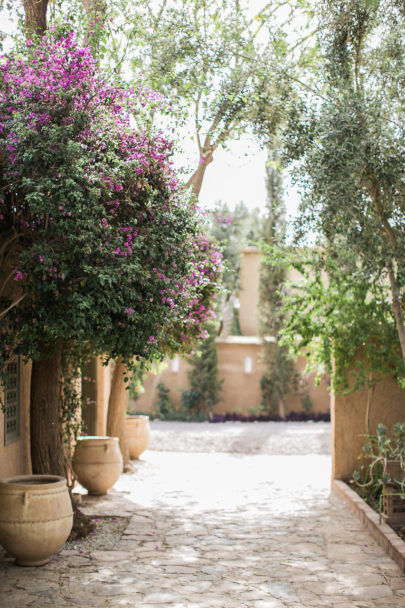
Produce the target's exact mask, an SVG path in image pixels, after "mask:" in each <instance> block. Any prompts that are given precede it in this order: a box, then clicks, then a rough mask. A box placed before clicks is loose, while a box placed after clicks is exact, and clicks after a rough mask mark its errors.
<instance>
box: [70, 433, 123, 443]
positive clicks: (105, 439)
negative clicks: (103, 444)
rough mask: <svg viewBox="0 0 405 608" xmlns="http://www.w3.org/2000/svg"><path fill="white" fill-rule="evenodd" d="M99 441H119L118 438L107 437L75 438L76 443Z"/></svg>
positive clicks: (84, 436) (85, 436) (88, 436)
mask: <svg viewBox="0 0 405 608" xmlns="http://www.w3.org/2000/svg"><path fill="white" fill-rule="evenodd" d="M96 439H99V440H100V441H109V440H110V441H113V442H115V441H119V437H110V436H108V435H81V436H80V437H78V438H77V441H78V442H79V441H89V440H90V441H93V440H96Z"/></svg>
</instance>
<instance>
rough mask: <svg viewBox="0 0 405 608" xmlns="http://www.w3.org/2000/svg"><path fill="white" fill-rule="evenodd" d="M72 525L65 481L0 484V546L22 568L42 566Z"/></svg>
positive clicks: (36, 478) (21, 479)
mask: <svg viewBox="0 0 405 608" xmlns="http://www.w3.org/2000/svg"><path fill="white" fill-rule="evenodd" d="M72 525H73V512H72V503H71V500H70V496H69V491H68V488H67V483H66V479H64V478H63V477H59V476H58V475H18V476H17V477H6V478H4V479H1V480H0V544H1V545H3V547H4V548H5V549H6V550H7V551H8V552H9V553H10V555H12V556H13V557H15V558H16V560H17V563H18V564H20V565H21V566H42V565H43V564H46V563H47V562H48V561H49V557H50V556H51V555H52V554H53V553H55V552H56V551H58V550H59V549H60V548H61V547H62V546H63V544H64V543H65V542H66V540H67V538H68V536H69V534H70V531H71V529H72Z"/></svg>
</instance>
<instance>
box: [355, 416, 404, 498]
mask: <svg viewBox="0 0 405 608" xmlns="http://www.w3.org/2000/svg"><path fill="white" fill-rule="evenodd" d="M360 458H361V459H362V460H365V461H368V464H363V465H361V467H360V470H358V471H354V473H353V479H352V483H353V484H355V485H356V486H357V487H358V488H361V491H362V495H363V497H364V498H365V499H366V500H367V501H368V502H372V503H373V502H374V503H375V502H376V501H377V500H379V498H380V496H381V494H382V492H383V489H384V486H386V485H387V484H389V485H390V486H392V487H393V488H394V489H395V491H396V492H397V493H398V494H399V495H402V496H403V497H404V498H405V482H403V481H402V480H400V479H395V478H394V479H392V478H391V477H390V476H389V475H388V474H387V472H386V468H385V462H386V461H387V460H395V461H398V462H399V464H400V467H401V468H402V469H403V470H405V423H404V422H403V423H401V422H397V423H396V424H394V426H393V428H392V432H391V435H390V436H389V435H387V428H386V427H385V426H384V425H383V424H379V425H378V426H377V433H376V435H367V442H366V443H365V444H364V446H363V449H362V453H361V456H360Z"/></svg>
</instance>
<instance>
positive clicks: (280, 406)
mask: <svg viewBox="0 0 405 608" xmlns="http://www.w3.org/2000/svg"><path fill="white" fill-rule="evenodd" d="M278 415H279V416H280V418H281V420H285V405H284V401H283V400H282V399H281V397H280V398H279V400H278Z"/></svg>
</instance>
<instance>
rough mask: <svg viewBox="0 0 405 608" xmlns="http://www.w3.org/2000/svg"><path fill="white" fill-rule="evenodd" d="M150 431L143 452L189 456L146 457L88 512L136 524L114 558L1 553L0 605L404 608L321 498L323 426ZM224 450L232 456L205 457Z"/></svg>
mask: <svg viewBox="0 0 405 608" xmlns="http://www.w3.org/2000/svg"><path fill="white" fill-rule="evenodd" d="M176 424H178V423H175V425H176ZM295 426H296V425H295ZM221 427H222V428H221ZM240 427H241V428H240ZM153 428H154V440H153V443H152V446H153V445H155V447H159V448H165V450H167V448H168V445H167V442H169V441H174V442H175V443H174V444H173V446H172V449H175V450H176V449H179V448H182V449H184V446H185V445H188V453H184V452H181V451H158V450H154V451H151V450H150V451H148V452H146V453H145V454H144V456H143V459H142V460H141V461H139V462H137V463H136V472H135V473H134V474H132V475H124V476H122V477H121V479H120V481H119V482H118V484H117V485H116V486H115V489H114V491H112V492H111V494H110V495H109V496H108V497H106V498H104V499H100V498H98V499H95V498H88V499H86V500H85V502H84V508H85V509H86V510H87V511H88V512H90V513H93V514H98V515H109V514H110V515H121V516H125V515H131V519H130V523H129V525H128V527H127V528H126V530H125V533H124V534H123V536H122V538H121V540H120V541H119V542H118V543H117V545H116V547H115V549H114V550H112V551H105V550H104V551H103V550H100V549H98V550H91V549H90V550H86V551H84V552H83V553H80V550H83V549H79V546H77V547H75V548H73V549H70V548H69V549H64V550H63V551H61V552H60V554H59V555H58V556H56V557H54V558H53V559H52V560H51V562H50V564H49V565H47V566H44V567H42V568H35V569H34V568H27V569H23V568H19V567H17V566H14V565H13V564H12V562H11V561H9V560H7V559H6V558H5V557H4V555H3V556H2V557H1V558H0V567H1V575H0V576H1V579H0V591H1V595H0V597H1V602H0V605H1V606H2V607H3V606H4V608H6V607H9V606H10V607H13V608H14V607H15V608H17V607H18V608H20V607H21V608H23V607H26V606H38V607H39V606H40V607H45V606H53V607H54V608H60V607H73V606H82V607H83V608H84V607H87V606H89V607H92V606H94V607H97V608H98V607H103V608H118V607H121V606H131V607H136V608H143V607H145V608H148V607H160V608H163V607H168V608H214V607H215V608H241V607H246V608H304V607H305V608H312V607H314V608H316V607H323V606H325V607H327V606H333V607H334V608H405V578H404V577H402V576H401V575H400V572H399V569H398V567H397V566H396V564H395V563H394V562H393V561H392V560H391V559H390V558H389V557H387V556H386V554H385V553H384V552H383V551H382V549H381V548H380V547H379V546H378V545H376V543H375V542H374V540H373V539H372V538H371V536H370V535H369V534H368V533H367V531H365V530H364V529H363V528H362V526H361V525H360V523H359V522H358V520H357V519H356V518H355V516H353V514H352V512H351V511H348V510H347V509H346V507H345V503H344V502H343V501H341V500H340V499H339V498H338V497H332V498H330V496H329V477H330V458H329V456H328V455H327V454H325V453H323V452H325V449H324V447H325V445H327V439H328V433H329V425H326V424H324V425H319V426H318V425H312V426H311V425H305V424H304V425H298V428H297V429H296V430H295V428H294V425H293V426H290V425H289V424H287V425H280V424H276V425H275V426H274V423H260V425H258V424H253V425H248V424H245V425H237V424H234V423H226V424H225V425H208V427H206V426H204V425H202V426H201V427H200V428H201V430H202V431H204V433H206V441H205V443H204V442H203V441H202V438H201V434H198V433H197V436H195V437H194V438H193V434H195V433H196V431H195V428H194V426H193V425H191V426H187V425H186V426H184V425H181V424H180V425H178V426H177V435H174V433H175V431H176V426H174V427H173V426H170V425H168V426H167V433H166V435H165V425H164V424H163V423H157V424H156V423H155V424H154V425H153ZM211 429H214V430H213V431H212V432H211ZM173 435H174V436H173ZM272 435H273V437H271V436H272ZM321 436H322V438H321ZM248 438H250V439H249V441H250V444H249V446H250V447H247V448H246V449H247V450H250V452H251V453H248V454H242V453H240V452H239V447H240V446H241V445H242V444H241V442H240V441H239V440H242V439H243V440H244V441H247V439H248ZM220 440H221V445H222V446H225V447H226V446H227V449H228V450H231V449H233V451H234V453H229V452H228V453H227V452H226V451H225V450H224V451H222V452H221V453H217V452H213V451H211V449H212V447H213V446H214V447H215V442H220ZM260 440H261V441H262V446H263V448H262V451H264V452H266V453H258V452H259V451H260V450H259V449H256V448H257V446H258V445H259V444H260ZM294 441H296V442H297V446H296V447H297V449H298V451H299V453H300V455H299V456H293V455H291V445H290V444H291V442H294ZM156 443H158V446H156ZM232 446H233V447H232ZM238 446H239V447H238ZM266 446H267V447H266ZM272 446H273V447H272ZM275 446H277V448H276V451H278V452H282V455H277V454H274V453H272V451H273V448H274V447H275ZM305 446H307V453H306V454H305ZM322 446H323V447H322ZM236 448H238V449H236ZM202 449H205V450H206V452H205V453H204V452H201V451H197V450H202ZM217 449H218V448H217ZM193 450H195V451H193ZM235 452H236V453H235ZM311 452H315V453H311Z"/></svg>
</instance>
